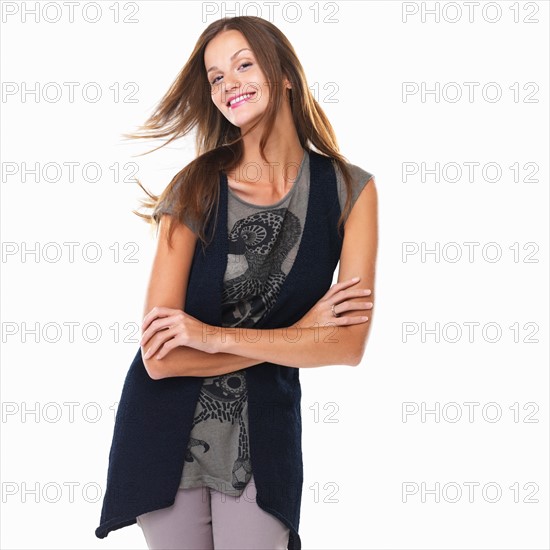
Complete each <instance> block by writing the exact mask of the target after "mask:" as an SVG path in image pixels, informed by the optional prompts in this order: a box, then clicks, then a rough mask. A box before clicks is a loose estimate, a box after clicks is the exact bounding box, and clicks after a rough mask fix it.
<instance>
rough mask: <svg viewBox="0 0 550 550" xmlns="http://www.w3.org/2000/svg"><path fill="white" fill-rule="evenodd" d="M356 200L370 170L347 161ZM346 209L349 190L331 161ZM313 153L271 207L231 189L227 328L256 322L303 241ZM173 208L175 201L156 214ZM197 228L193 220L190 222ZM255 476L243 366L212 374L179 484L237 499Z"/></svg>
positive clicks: (225, 294)
mask: <svg viewBox="0 0 550 550" xmlns="http://www.w3.org/2000/svg"><path fill="white" fill-rule="evenodd" d="M348 166H349V168H350V171H351V174H352V178H353V182H354V187H353V193H352V201H353V204H355V201H356V200H357V198H358V196H359V193H360V192H361V190H362V189H363V188H364V187H365V185H366V184H367V182H368V181H369V180H370V179H371V177H372V174H370V173H369V172H367V171H366V170H363V169H362V168H360V167H358V166H356V165H354V164H349V165H348ZM334 167H335V170H336V179H337V185H338V197H339V202H340V206H341V208H343V206H344V204H345V199H346V188H345V185H344V182H343V178H342V175H341V172H340V170H338V167H337V165H336V164H334ZM309 177H310V172H309V154H308V153H307V151H306V150H305V149H304V156H303V158H302V162H301V164H300V167H299V169H298V174H297V176H296V179H295V181H294V184H293V186H292V188H291V190H290V191H289V192H288V193H287V195H286V196H285V197H283V199H281V200H280V201H278V202H276V203H274V204H271V205H262V206H258V205H254V204H251V203H249V202H246V201H244V200H243V199H241V198H240V197H238V196H237V195H236V194H234V193H233V191H232V190H231V189H230V188H228V212H227V215H228V220H227V223H228V235H229V249H228V258H227V268H226V271H225V275H224V279H223V293H222V326H224V327H236V326H240V327H253V326H255V324H256V323H257V322H258V321H259V320H260V319H261V318H262V317H263V315H265V313H266V312H267V311H269V309H270V308H271V307H272V306H273V304H274V303H275V301H276V299H277V296H278V293H279V290H280V288H281V286H282V284H283V282H284V280H285V278H286V276H287V274H288V273H289V272H290V269H291V267H292V264H293V262H294V259H295V258H296V253H297V251H298V247H299V245H300V240H301V237H302V230H303V227H304V222H305V217H306V212H307V205H308V197H309V183H310V182H309ZM171 212H172V209H171V205H170V201H163V202H161V203H159V204H158V205H157V207H156V208H155V210H154V213H153V215H154V216H155V217H156V218H157V219H158V217H159V216H160V215H161V214H164V213H168V214H170V213H171ZM187 225H189V227H190V228H191V229H192V230H193V231H196V228H195V227H194V226H193V224H187ZM251 476H252V464H251V461H250V452H249V445H248V402H247V390H246V378H245V373H244V371H243V370H240V371H235V372H232V373H227V374H223V375H219V376H207V377H205V378H204V380H203V385H202V388H201V391H200V394H199V401H198V403H197V407H196V409H195V418H194V421H193V426H192V429H191V433H190V438H189V443H188V446H187V451H186V454H185V462H184V467H183V473H182V477H181V482H180V487H182V488H191V487H201V486H207V487H211V488H213V489H216V490H218V491H220V492H223V493H225V494H228V495H233V496H239V495H240V494H242V492H243V490H244V487H245V486H246V484H247V483H248V481H249V480H250V478H251Z"/></svg>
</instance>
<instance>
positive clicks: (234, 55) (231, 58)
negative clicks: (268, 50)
mask: <svg viewBox="0 0 550 550" xmlns="http://www.w3.org/2000/svg"><path fill="white" fill-rule="evenodd" d="M245 50H248V51H250V52H251V51H252V50H251V49H250V48H241V49H240V50H237V51H236V52H235V53H234V54H233V55H232V56H231V57H230V58H229V59H230V60H231V61H233V59H235V57H237V55H238V54H240V53H241V52H244V51H245ZM217 68H218V67H216V66H215V65H213V66H212V67H210V69H208V70H207V71H206V74H208V73H209V72H210V71H214V70H216V69H217Z"/></svg>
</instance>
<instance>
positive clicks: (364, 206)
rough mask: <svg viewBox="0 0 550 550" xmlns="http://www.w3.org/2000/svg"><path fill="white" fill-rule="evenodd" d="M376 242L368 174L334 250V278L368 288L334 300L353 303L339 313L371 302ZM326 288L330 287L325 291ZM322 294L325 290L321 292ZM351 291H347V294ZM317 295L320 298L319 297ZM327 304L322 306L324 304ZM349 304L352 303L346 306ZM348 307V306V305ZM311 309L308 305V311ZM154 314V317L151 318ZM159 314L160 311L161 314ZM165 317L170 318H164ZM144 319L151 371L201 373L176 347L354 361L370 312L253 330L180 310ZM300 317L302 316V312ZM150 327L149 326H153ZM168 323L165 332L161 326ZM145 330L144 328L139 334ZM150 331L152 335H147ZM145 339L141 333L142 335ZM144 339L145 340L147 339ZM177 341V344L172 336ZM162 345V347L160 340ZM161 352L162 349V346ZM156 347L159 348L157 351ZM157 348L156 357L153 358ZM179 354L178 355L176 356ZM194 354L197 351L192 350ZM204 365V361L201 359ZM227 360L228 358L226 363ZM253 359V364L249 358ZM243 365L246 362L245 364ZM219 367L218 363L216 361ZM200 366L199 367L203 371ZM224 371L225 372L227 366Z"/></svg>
mask: <svg viewBox="0 0 550 550" xmlns="http://www.w3.org/2000/svg"><path fill="white" fill-rule="evenodd" d="M377 245H378V221H377V193H376V188H375V186H374V179H372V180H371V182H370V183H369V185H367V186H366V187H365V189H363V191H362V192H361V193H360V195H359V197H358V199H357V201H356V202H355V204H354V207H353V209H352V211H351V213H350V215H349V217H348V219H347V221H346V225H345V236H344V242H343V245H342V252H341V255H340V269H339V272H338V282H339V283H340V282H342V281H347V280H349V279H351V278H352V277H354V276H360V277H361V281H360V283H359V284H358V286H356V287H355V286H354V288H353V289H348V292H350V293H351V292H353V291H354V290H357V289H359V288H362V289H370V291H371V292H370V293H369V294H365V295H364V296H355V297H350V298H349V299H347V300H345V301H342V302H338V303H339V304H340V303H341V304H345V303H349V304H354V303H355V304H357V305H356V308H357V309H355V310H352V311H346V310H342V306H340V308H339V310H341V311H343V313H341V314H340V317H342V315H345V316H346V317H348V318H350V319H351V318H354V317H360V316H362V315H364V314H365V311H364V307H363V304H364V302H365V300H367V299H368V300H369V301H372V298H373V295H374V282H375V281H374V280H375V266H376V255H377ZM329 292H330V291H329ZM327 294H328V293H327ZM350 296H351V294H350ZM322 301H323V299H321V300H320V301H319V302H318V304H319V303H320V302H322ZM327 307H328V306H327V303H326V302H325V303H324V305H323V309H324V310H326V309H327ZM352 308H353V306H352ZM352 308H350V309H352ZM310 311H311V310H310ZM159 315H160V318H159V320H156V321H154V322H152V321H153V319H154V318H156V317H158V316H159ZM162 316H165V318H164V319H162ZM168 316H171V317H168ZM148 317H149V319H148V320H147V323H145V321H144V324H147V325H149V323H150V322H151V324H150V325H149V327H150V328H148V329H147V331H146V333H147V335H148V336H147V340H148V341H146V342H145V343H146V346H147V347H148V353H149V355H150V358H148V359H147V361H148V362H151V361H152V360H154V361H156V362H155V363H154V364H155V365H156V368H155V371H156V372H157V373H158V374H157V376H158V377H161V378H164V377H169V376H189V375H194V373H197V375H198V376H200V375H201V369H200V366H199V365H197V366H195V365H194V364H193V366H191V365H190V363H188V362H187V361H184V360H183V358H184V355H183V353H185V352H182V350H186V349H187V346H189V345H191V344H190V343H192V345H193V346H194V347H196V348H197V349H199V348H200V349H201V350H202V351H204V353H205V355H206V356H209V357H210V358H212V359H213V358H215V357H216V356H217V355H219V354H233V355H235V356H238V357H239V359H228V360H229V361H232V360H234V361H235V362H236V363H238V362H239V361H241V360H243V361H244V359H243V358H249V359H250V360H251V361H255V362H256V363H261V362H273V363H277V364H281V365H286V366H289V367H297V368H308V367H320V366H325V365H352V366H355V365H358V364H359V363H360V362H361V359H362V357H363V354H364V350H365V347H366V341H367V337H368V333H369V330H370V325H371V321H372V311H371V312H370V313H369V320H368V321H367V322H363V321H362V322H355V323H353V322H351V321H345V320H343V319H341V320H340V321H335V323H334V324H332V323H329V324H328V326H327V325H326V324H324V325H323V324H322V323H321V325H322V326H319V327H315V326H313V327H312V326H311V325H310V323H301V321H298V323H295V325H293V326H291V327H286V328H276V329H255V328H242V327H232V328H229V327H216V326H212V325H208V324H206V323H202V322H200V321H198V320H197V319H188V318H186V316H185V315H184V313H183V312H181V311H170V310H164V311H161V312H150V313H149V314H148ZM304 317H307V315H306V316H304ZM337 323H342V324H337ZM155 324H156V326H155V327H154V326H153V325H155ZM168 326H170V327H171V331H170V332H164V331H163V330H161V329H163V328H166V327H168ZM144 334H145V333H144ZM150 335H152V336H150ZM144 338H145V336H144ZM149 338H150V340H149ZM178 340H179V341H180V342H181V343H179V344H178V343H177V341H178ZM164 342H166V346H165V347H164V348H163V344H164ZM161 348H163V349H165V350H166V351H162V349H161ZM159 350H160V352H159ZM157 352H159V355H160V359H153V358H154V357H155V354H156V353H157ZM180 357H181V359H179V358H180ZM197 357H198V355H197ZM205 363H206V364H208V363H209V360H208V359H207V360H206V361H205ZM229 364H230V363H229ZM254 364H255V363H254ZM247 366H248V365H247ZM220 368H222V367H221V366H220ZM204 372H205V371H202V373H203V374H202V375H204ZM225 372H230V370H229V368H228V370H227V371H225Z"/></svg>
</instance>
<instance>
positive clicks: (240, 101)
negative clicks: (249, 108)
mask: <svg viewBox="0 0 550 550" xmlns="http://www.w3.org/2000/svg"><path fill="white" fill-rule="evenodd" d="M255 93H256V92H252V93H250V94H242V95H240V96H237V97H236V98H234V99H232V100H231V101H229V102H228V103H227V106H228V107H229V108H230V109H234V108H235V107H238V106H239V105H242V104H243V103H244V102H245V101H248V100H249V99H250V98H251V97H252V96H253V95H254V94H255Z"/></svg>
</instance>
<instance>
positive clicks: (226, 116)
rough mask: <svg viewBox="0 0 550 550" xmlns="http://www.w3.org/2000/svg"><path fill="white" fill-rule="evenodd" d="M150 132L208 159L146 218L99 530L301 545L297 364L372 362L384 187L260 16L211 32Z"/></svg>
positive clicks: (171, 544)
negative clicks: (369, 347)
mask: <svg viewBox="0 0 550 550" xmlns="http://www.w3.org/2000/svg"><path fill="white" fill-rule="evenodd" d="M144 128H145V129H146V130H147V132H146V134H145V135H137V134H135V135H131V136H130V137H165V136H172V137H171V138H170V140H168V142H167V143H169V142H170V141H172V140H173V139H175V138H176V137H180V136H182V135H185V134H187V133H188V132H189V131H190V130H191V129H192V128H196V130H197V134H196V140H197V153H198V156H197V158H196V159H195V160H194V161H193V162H191V163H190V164H188V165H187V166H186V167H185V168H184V169H183V170H182V171H181V172H179V173H178V174H177V175H176V176H175V177H174V179H173V180H172V181H171V183H170V184H169V185H168V187H167V188H166V189H165V191H164V193H163V194H162V195H161V196H160V197H156V196H155V195H152V194H151V193H149V192H147V191H146V192H147V193H148V195H149V196H150V197H151V198H152V199H153V200H152V202H146V203H145V204H146V205H148V206H151V207H153V206H154V207H155V208H154V211H153V213H152V215H151V216H144V215H142V214H138V215H140V216H142V217H144V218H146V219H147V220H148V221H151V220H154V221H155V222H157V223H158V224H159V225H158V227H159V229H160V237H159V240H158V245H157V252H156V256H155V259H154V263H153V267H152V272H151V277H150V282H149V287H148V291H147V297H146V303H145V309H144V319H143V324H142V338H141V341H140V344H141V347H140V350H138V353H137V354H136V357H135V358H134V361H133V363H132V365H131V367H130V370H129V372H128V375H127V378H126V381H125V384H124V388H123V392H122V397H121V400H120V403H119V407H118V410H117V419H116V424H115V429H114V436H113V443H112V447H111V452H110V455H109V471H108V482H107V491H106V495H105V498H104V502H103V510H102V516H101V525H100V526H99V527H98V528H97V530H96V535H97V536H98V537H99V538H103V537H105V536H107V534H108V533H109V532H110V531H111V530H114V529H118V528H120V527H124V526H125V525H131V524H133V523H136V522H137V523H138V525H139V526H140V527H141V528H142V530H143V533H144V536H145V538H146V541H147V544H148V546H149V548H174V549H175V548H194V549H199V548H200V549H203V548H204V549H206V548H239V549H243V548H255V549H259V548H270V549H273V548H287V547H288V548H298V549H299V548H301V539H300V536H299V534H298V525H299V514H300V500H301V491H302V484H303V470H302V453H301V416H300V398H301V390H300V383H299V377H298V370H299V368H308V367H319V366H324V365H336V364H340V365H357V364H359V362H360V361H361V358H362V355H363V352H364V348H365V344H366V340H367V335H368V331H369V326H370V323H369V322H367V321H368V319H369V316H368V315H365V313H368V311H367V312H366V311H365V310H369V309H371V308H372V288H373V286H374V276H375V262H376V251H377V197H376V190H375V186H374V179H373V177H372V174H370V173H368V172H366V171H365V170H363V169H361V168H359V167H358V166H355V165H351V164H349V163H347V161H345V158H344V157H343V156H341V155H340V154H339V152H338V148H337V145H336V139H335V136H334V133H333V130H332V128H331V126H330V123H329V122H328V120H327V118H326V116H325V115H324V113H323V111H322V109H321V107H320V106H319V104H318V103H317V102H316V101H315V99H314V98H313V96H312V94H311V93H310V91H309V88H308V86H307V83H306V79H305V76H304V72H303V69H302V67H301V65H300V62H299V61H298V59H297V57H296V54H295V52H294V50H293V48H292V46H291V45H290V43H289V42H288V40H287V39H286V37H285V36H284V35H283V34H282V33H281V32H280V31H279V30H278V29H277V28H276V27H275V26H274V25H273V24H271V23H269V22H268V21H266V20H263V19H261V18H257V17H249V16H245V17H234V18H226V19H221V20H218V21H215V22H213V23H212V24H211V25H209V26H208V27H207V28H206V30H205V31H204V32H203V33H202V35H201V37H200V38H199V40H198V42H197V45H196V46H195V49H194V51H193V53H192V54H191V57H190V59H189V60H188V62H187V63H186V65H185V66H184V68H183V69H182V71H181V72H180V74H179V76H178V77H177V79H176V80H175V82H174V84H173V85H172V87H171V88H170V90H169V91H168V92H167V94H166V95H165V97H164V98H163V99H162V101H161V103H160V105H159V107H158V109H157V110H156V112H155V113H154V114H153V115H152V116H151V118H150V119H149V120H148V121H147V123H146V124H145V126H144ZM311 145H313V146H314V147H315V148H316V149H317V150H318V151H313V149H312V148H311ZM367 183H368V185H367ZM363 189H364V191H362V190H363ZM352 207H353V210H352ZM344 227H345V231H341V230H342V229H343V228H344ZM342 233H344V236H342ZM207 236H209V238H207ZM199 241H201V246H199ZM338 262H340V269H339V276H338V281H339V282H338V283H337V284H335V285H333V286H331V282H332V276H333V272H334V269H335V267H336V265H337V263H338ZM353 277H358V278H359V279H353ZM359 281H360V283H359V284H358V282H359ZM329 287H330V288H329ZM366 299H369V300H371V301H369V302H365V300H366ZM321 335H322V337H321Z"/></svg>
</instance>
